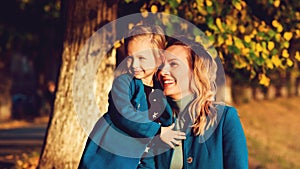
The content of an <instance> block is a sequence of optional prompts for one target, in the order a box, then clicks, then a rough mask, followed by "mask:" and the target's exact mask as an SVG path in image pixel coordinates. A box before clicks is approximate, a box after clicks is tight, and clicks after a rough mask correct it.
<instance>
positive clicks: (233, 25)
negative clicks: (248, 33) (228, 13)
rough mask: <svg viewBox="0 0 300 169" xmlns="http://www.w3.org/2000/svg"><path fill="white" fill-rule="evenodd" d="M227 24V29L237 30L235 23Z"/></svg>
mask: <svg viewBox="0 0 300 169" xmlns="http://www.w3.org/2000/svg"><path fill="white" fill-rule="evenodd" d="M228 26H229V29H230V30H232V31H233V32H235V31H236V30H237V26H236V24H234V23H233V24H230V25H228Z"/></svg>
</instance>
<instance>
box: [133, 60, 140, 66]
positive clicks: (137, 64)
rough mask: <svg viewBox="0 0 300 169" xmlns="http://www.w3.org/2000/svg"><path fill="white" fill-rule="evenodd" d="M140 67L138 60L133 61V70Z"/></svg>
mask: <svg viewBox="0 0 300 169" xmlns="http://www.w3.org/2000/svg"><path fill="white" fill-rule="evenodd" d="M138 67H139V62H138V60H137V59H133V60H132V68H138Z"/></svg>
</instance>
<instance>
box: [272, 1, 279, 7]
mask: <svg viewBox="0 0 300 169" xmlns="http://www.w3.org/2000/svg"><path fill="white" fill-rule="evenodd" d="M273 5H274V6H275V7H276V8H278V7H279V5H280V0H275V1H274V2H273Z"/></svg>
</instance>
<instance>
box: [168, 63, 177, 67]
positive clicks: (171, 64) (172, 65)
mask: <svg viewBox="0 0 300 169" xmlns="http://www.w3.org/2000/svg"><path fill="white" fill-rule="evenodd" d="M170 66H171V67H176V66H178V63H176V62H171V63H170Z"/></svg>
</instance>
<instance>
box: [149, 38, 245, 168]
mask: <svg viewBox="0 0 300 169" xmlns="http://www.w3.org/2000/svg"><path fill="white" fill-rule="evenodd" d="M216 71H217V65H216V63H215V61H214V59H213V58H212V57H211V56H210V55H209V54H208V52H207V51H206V50H205V49H204V48H203V47H202V46H201V45H199V44H195V43H194V42H190V41H188V40H185V39H181V41H178V40H175V41H173V42H171V43H170V44H169V45H168V47H167V49H166V52H165V61H164V64H163V65H162V67H161V71H160V72H159V75H158V76H159V79H160V81H161V83H162V85H163V87H164V93H165V95H166V96H168V97H169V98H170V103H171V106H172V107H173V109H174V111H173V114H174V116H175V118H176V125H175V128H176V129H177V130H180V131H184V132H185V133H186V139H185V140H178V142H175V143H174V144H175V145H178V146H176V148H175V149H168V150H167V151H165V152H164V151H163V150H166V149H164V147H162V146H161V147H156V150H157V151H158V152H159V151H161V152H162V153H161V154H159V155H157V156H155V157H154V163H155V168H157V169H166V168H174V169H180V168H193V169H221V168H228V169H244V168H245V169H246V168H248V150H247V145H246V138H245V135H244V132H243V128H242V126H241V123H240V120H239V117H238V114H237V111H236V109H235V108H233V107H229V106H225V105H221V104H217V103H215V102H214V98H215V95H216V84H215V80H216ZM174 112H175V113H174Z"/></svg>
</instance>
